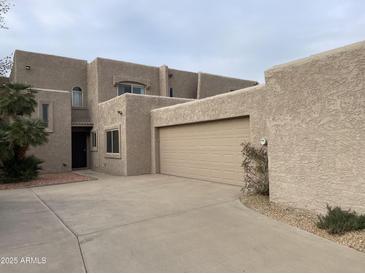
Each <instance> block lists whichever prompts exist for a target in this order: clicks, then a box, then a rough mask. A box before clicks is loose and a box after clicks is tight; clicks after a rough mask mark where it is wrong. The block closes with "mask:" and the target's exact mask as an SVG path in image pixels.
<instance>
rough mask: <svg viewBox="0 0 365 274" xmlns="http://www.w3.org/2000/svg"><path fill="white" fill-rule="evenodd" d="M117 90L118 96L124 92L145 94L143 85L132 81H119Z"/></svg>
mask: <svg viewBox="0 0 365 274" xmlns="http://www.w3.org/2000/svg"><path fill="white" fill-rule="evenodd" d="M117 92H118V96H119V95H122V94H124V93H134V94H145V87H144V86H143V85H140V84H134V83H119V84H118V86H117Z"/></svg>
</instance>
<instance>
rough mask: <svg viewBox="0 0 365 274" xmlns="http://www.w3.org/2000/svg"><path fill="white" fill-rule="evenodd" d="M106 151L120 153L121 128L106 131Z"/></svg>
mask: <svg viewBox="0 0 365 274" xmlns="http://www.w3.org/2000/svg"><path fill="white" fill-rule="evenodd" d="M106 152H107V153H119V130H117V129H113V130H108V131H107V132H106Z"/></svg>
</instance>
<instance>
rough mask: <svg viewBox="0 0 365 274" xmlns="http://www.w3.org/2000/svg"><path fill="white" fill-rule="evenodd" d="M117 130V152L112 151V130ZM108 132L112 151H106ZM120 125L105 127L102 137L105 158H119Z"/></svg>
mask: <svg viewBox="0 0 365 274" xmlns="http://www.w3.org/2000/svg"><path fill="white" fill-rule="evenodd" d="M114 131H117V132H118V139H117V140H118V152H113V150H114V149H113V140H114V138H113V132H114ZM108 132H111V141H112V148H111V149H112V152H108ZM120 132H121V130H120V126H118V127H110V128H105V133H104V137H105V157H106V158H118V159H119V158H121V157H120V155H121V149H122V148H121V135H120Z"/></svg>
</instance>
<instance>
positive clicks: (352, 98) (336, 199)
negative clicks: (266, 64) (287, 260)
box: [265, 42, 365, 213]
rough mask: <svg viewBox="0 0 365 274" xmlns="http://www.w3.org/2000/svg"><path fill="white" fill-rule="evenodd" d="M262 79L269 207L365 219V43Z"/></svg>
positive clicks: (285, 67) (269, 73) (281, 68)
mask: <svg viewBox="0 0 365 274" xmlns="http://www.w3.org/2000/svg"><path fill="white" fill-rule="evenodd" d="M265 76H266V82H267V88H268V89H269V90H270V92H269V93H268V99H267V103H268V106H267V107H268V108H269V109H271V112H270V116H268V119H267V120H268V125H269V128H270V139H269V155H270V180H271V186H270V194H271V199H272V200H273V201H275V202H282V203H287V204H291V205H293V206H297V207H306V208H309V209H314V210H317V211H318V210H319V211H323V210H324V209H325V206H326V203H328V204H330V205H339V206H342V207H344V208H352V209H354V210H357V211H359V212H363V213H365V181H364V178H365V168H364V167H365V42H361V43H357V44H353V45H350V46H347V47H343V48H339V49H336V50H333V51H329V52H325V53H322V54H319V55H315V56H312V57H309V58H306V59H302V60H299V61H295V62H291V63H288V64H285V65H281V66H277V67H274V68H272V69H270V70H268V71H266V74H265Z"/></svg>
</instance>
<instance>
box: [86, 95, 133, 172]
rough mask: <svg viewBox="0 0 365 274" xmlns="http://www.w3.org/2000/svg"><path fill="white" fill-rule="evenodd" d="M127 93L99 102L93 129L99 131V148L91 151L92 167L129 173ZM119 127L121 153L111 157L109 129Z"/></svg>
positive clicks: (104, 170)
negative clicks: (107, 137)
mask: <svg viewBox="0 0 365 274" xmlns="http://www.w3.org/2000/svg"><path fill="white" fill-rule="evenodd" d="M118 111H119V112H120V113H122V114H120V113H118ZM125 113H126V95H122V96H118V97H115V98H113V99H111V100H108V101H105V102H103V103H100V104H98V115H97V117H96V118H95V120H94V128H93V130H94V131H96V133H97V150H96V151H91V152H90V154H91V155H90V160H91V162H90V167H91V168H92V169H95V170H99V171H103V172H108V173H111V174H116V175H127V170H126V155H127V154H126V151H127V150H126V147H127V144H126V115H125ZM112 128H117V129H119V151H120V155H119V156H117V157H111V156H108V155H107V154H106V133H105V131H106V130H107V129H112Z"/></svg>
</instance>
